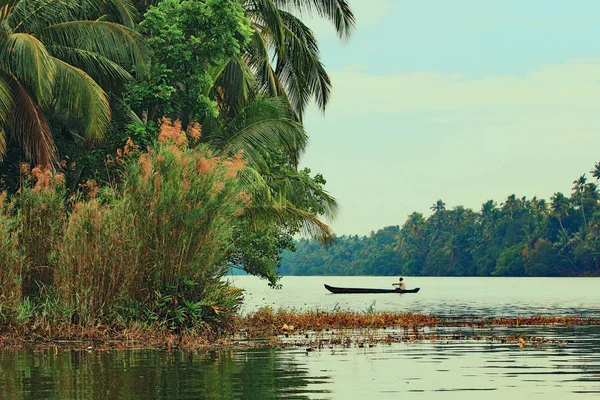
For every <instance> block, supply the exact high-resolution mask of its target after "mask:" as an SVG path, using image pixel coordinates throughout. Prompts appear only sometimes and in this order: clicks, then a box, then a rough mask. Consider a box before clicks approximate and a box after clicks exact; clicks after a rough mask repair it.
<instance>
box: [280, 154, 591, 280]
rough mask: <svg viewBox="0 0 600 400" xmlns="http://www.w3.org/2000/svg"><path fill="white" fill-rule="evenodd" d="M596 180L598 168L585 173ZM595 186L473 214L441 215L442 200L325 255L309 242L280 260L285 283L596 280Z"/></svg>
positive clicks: (488, 206) (490, 205)
mask: <svg viewBox="0 0 600 400" xmlns="http://www.w3.org/2000/svg"><path fill="white" fill-rule="evenodd" d="M592 175H593V177H594V178H596V180H597V179H598V178H600V163H598V164H596V166H595V168H594V169H593V170H592ZM598 200H599V193H598V186H597V184H596V183H595V182H588V180H587V178H586V176H585V175H582V176H580V177H579V178H577V179H576V180H575V181H574V182H573V191H572V192H571V195H570V196H569V197H567V196H565V195H564V194H562V193H555V194H554V195H553V196H552V198H551V199H550V201H546V200H543V199H538V198H536V197H534V198H532V199H527V198H525V197H522V198H518V197H516V196H515V195H510V196H508V197H507V198H506V200H504V201H503V202H502V203H501V204H499V205H498V204H497V203H496V202H494V201H493V200H489V201H487V202H485V203H484V204H483V205H482V206H481V209H480V210H479V211H473V210H471V209H468V208H464V207H461V206H458V207H455V208H453V209H451V210H447V209H446V207H445V204H444V202H443V201H442V200H438V201H437V202H436V203H435V204H434V205H433V206H432V207H431V210H432V214H431V215H430V216H429V217H424V216H423V214H421V213H417V212H415V213H412V214H411V215H409V217H408V219H407V220H406V221H405V222H404V224H403V225H402V227H398V226H390V227H386V228H384V229H381V230H379V231H377V232H372V233H371V234H370V235H369V236H363V237H359V236H340V237H336V243H335V244H333V245H331V246H330V247H329V248H325V247H323V246H321V245H320V244H319V243H318V242H317V241H315V240H308V239H301V240H299V241H297V242H296V244H295V246H296V248H297V251H296V252H295V253H291V252H285V253H284V254H283V259H282V270H283V273H284V274H286V275H322V274H323V275H409V276H410V275H412V276H415V275H441V276H449V275H450V276H587V275H596V276H597V275H599V274H600V204H599V202H598Z"/></svg>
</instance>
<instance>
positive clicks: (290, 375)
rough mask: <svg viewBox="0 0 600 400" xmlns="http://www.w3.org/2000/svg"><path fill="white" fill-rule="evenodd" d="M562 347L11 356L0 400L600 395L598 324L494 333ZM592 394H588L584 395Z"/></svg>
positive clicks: (6, 357)
mask: <svg viewBox="0 0 600 400" xmlns="http://www.w3.org/2000/svg"><path fill="white" fill-rule="evenodd" d="M497 333H498V334H499V335H507V336H508V335H514V334H516V333H518V334H524V335H533V334H535V335H538V336H542V337H545V338H548V339H554V340H568V343H567V344H563V345H542V346H537V347H536V346H526V347H525V348H520V347H519V346H518V345H517V344H514V343H498V342H488V343H486V342H481V341H470V340H462V341H448V342H415V343H395V344H391V345H385V344H379V345H376V346H374V347H364V348H358V347H350V348H342V347H335V348H333V349H329V348H325V349H322V350H318V351H313V352H306V351H305V350H304V349H303V348H294V349H287V350H277V349H255V350H237V351H233V350H229V351H212V352H184V351H177V352H166V351H90V352H88V351H58V352H57V351H55V350H54V349H50V350H44V351H42V352H35V353H34V352H28V351H16V352H15V351H13V352H2V353H0V398H3V399H4V398H6V399H12V398H25V399H40V398H47V399H66V398H80V399H88V398H90V399H91V398H122V399H129V398H132V399H133V398H135V399H151V398H152V399H154V398H160V399H186V398H188V399H280V398H286V399H338V398H342V399H346V398H352V399H354V398H365V399H367V398H380V397H383V398H397V397H398V396H399V395H401V394H403V395H409V396H411V397H413V396H414V397H419V398H423V399H430V398H431V399H435V398H440V399H442V398H443V399H444V400H448V399H469V398H473V399H479V398H485V399H500V398H502V399H505V398H506V396H514V398H525V397H533V398H536V397H537V398H557V399H558V398H561V399H562V398H568V399H573V398H579V397H581V398H591V397H594V395H597V394H598V393H600V352H599V350H600V327H597V326H579V327H559V326H549V327H527V328H526V329H517V330H514V329H513V330H511V329H509V328H504V329H499V330H498V331H497ZM590 396H591V397H590Z"/></svg>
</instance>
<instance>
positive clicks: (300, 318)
mask: <svg viewBox="0 0 600 400" xmlns="http://www.w3.org/2000/svg"><path fill="white" fill-rule="evenodd" d="M548 326H551V327H553V329H568V330H571V331H572V330H576V329H588V328H589V329H593V330H594V329H595V330H597V327H598V326H600V320H598V319H594V318H585V317H578V316H550V315H548V316H542V315H533V316H528V317H473V316H470V317H461V316H454V317H441V316H436V315H426V314H415V313H410V312H403V313H393V312H375V311H366V312H353V311H343V310H333V311H321V310H309V311H303V312H297V311H294V310H286V309H280V310H278V311H274V310H273V309H270V308H263V309H260V310H258V311H256V312H253V313H250V314H248V315H236V316H235V317H234V318H232V319H231V321H230V324H228V325H227V327H226V329H221V330H219V331H210V330H203V331H201V332H200V331H197V330H186V331H182V332H179V333H176V332H173V331H172V330H170V329H162V330H161V329H150V330H149V329H147V327H144V326H143V325H139V324H135V325H131V326H129V327H128V328H127V329H118V328H115V327H114V326H110V325H102V324H98V325H95V326H82V325H77V326H73V325H72V326H69V327H68V328H67V329H56V325H51V326H46V327H43V326H42V325H38V326H37V327H36V329H31V327H27V328H23V327H18V326H17V327H15V328H14V329H12V330H10V331H4V332H2V333H0V349H1V348H5V349H8V348H23V347H34V348H47V347H54V348H60V347H62V348H71V349H73V348H75V349H77V348H79V349H87V350H92V349H93V350H103V349H126V348H128V349H135V348H146V349H147V348H160V349H175V348H181V349H201V348H210V349H215V348H248V347H280V348H282V347H303V348H305V349H306V350H307V351H312V350H318V349H321V348H324V347H328V348H336V347H350V346H353V347H354V346H358V347H364V346H365V345H368V346H373V345H376V344H391V343H398V342H418V341H434V342H435V341H442V342H449V341H465V340H468V341H486V342H489V343H509V344H514V345H516V346H519V347H526V346H538V345H547V344H550V345H566V344H567V343H566V342H565V341H564V340H557V339H555V338H552V339H547V338H544V337H543V336H540V335H539V334H536V332H537V331H540V330H543V329H540V327H548Z"/></svg>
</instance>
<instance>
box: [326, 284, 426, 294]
mask: <svg viewBox="0 0 600 400" xmlns="http://www.w3.org/2000/svg"><path fill="white" fill-rule="evenodd" d="M325 289H327V290H329V291H330V292H331V293H417V292H418V291H419V290H421V288H414V289H406V290H402V289H368V288H341V287H334V286H329V285H325Z"/></svg>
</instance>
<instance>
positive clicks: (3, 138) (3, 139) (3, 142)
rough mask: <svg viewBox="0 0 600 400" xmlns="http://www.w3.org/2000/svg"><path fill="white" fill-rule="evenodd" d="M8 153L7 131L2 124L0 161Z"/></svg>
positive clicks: (0, 130)
mask: <svg viewBox="0 0 600 400" xmlns="http://www.w3.org/2000/svg"><path fill="white" fill-rule="evenodd" d="M5 154H6V132H5V131H4V127H3V126H2V125H0V161H2V159H3V158H4V155H5Z"/></svg>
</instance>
